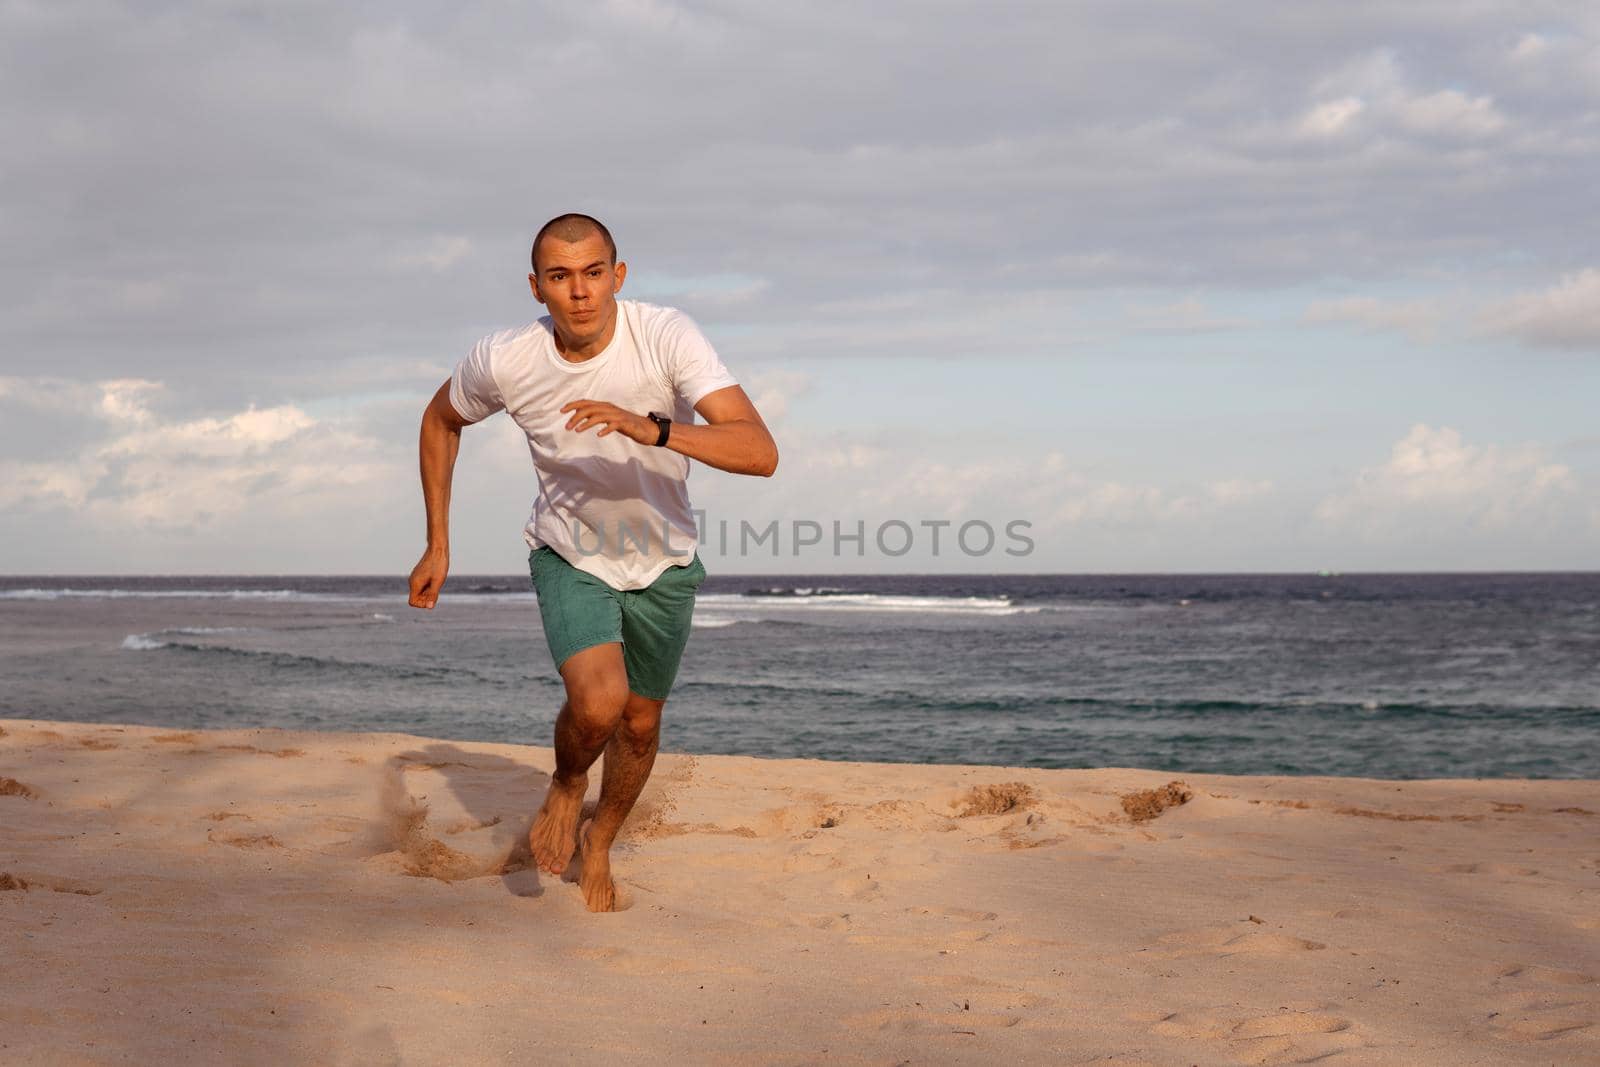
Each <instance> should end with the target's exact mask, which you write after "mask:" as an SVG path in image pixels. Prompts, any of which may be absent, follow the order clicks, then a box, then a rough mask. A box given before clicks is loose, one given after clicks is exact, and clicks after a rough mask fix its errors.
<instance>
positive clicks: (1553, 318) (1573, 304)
mask: <svg viewBox="0 0 1600 1067" xmlns="http://www.w3.org/2000/svg"><path fill="white" fill-rule="evenodd" d="M1479 325H1480V326H1481V328H1482V329H1484V330H1485V331H1487V332H1489V333H1494V334H1503V335H1505V336H1509V337H1515V338H1517V339H1518V340H1521V341H1523V342H1525V343H1527V344H1531V345H1539V346H1541V347H1546V348H1586V349H1592V350H1600V270H1596V269H1595V268H1593V267H1587V268H1585V269H1583V270H1581V271H1578V272H1577V273H1575V274H1568V275H1566V276H1564V277H1563V278H1562V279H1561V280H1560V281H1559V282H1557V283H1556V284H1555V285H1553V286H1551V287H1550V288H1549V289H1546V290H1544V291H1542V292H1532V293H1520V294H1518V295H1516V296H1513V297H1511V298H1509V299H1507V300H1503V301H1500V302H1499V303H1498V304H1496V305H1495V306H1493V307H1491V308H1490V309H1489V310H1487V311H1486V312H1484V314H1483V315H1482V316H1481V317H1480V319H1479Z"/></svg>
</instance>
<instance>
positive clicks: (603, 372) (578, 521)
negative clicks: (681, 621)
mask: <svg viewBox="0 0 1600 1067" xmlns="http://www.w3.org/2000/svg"><path fill="white" fill-rule="evenodd" d="M737 384H738V381H737V380H736V379H735V378H734V377H733V375H731V374H729V373H728V369H727V368H726V367H724V366H723V365H722V361H721V360H720V359H718V358H717V353H716V350H715V349H713V348H712V347H711V342H709V341H707V340H706V338H705V335H704V334H702V333H701V332H700V330H699V328H698V327H697V326H695V324H694V322H693V321H691V320H690V318H689V317H688V316H687V315H685V314H684V313H683V312H681V311H677V310H675V309H673V308H666V307H657V306H655V305H654V304H642V303H639V302H638V301H635V300H619V301H617V330H616V334H615V336H614V337H612V339H611V343H610V344H609V345H607V346H606V348H605V350H604V351H603V352H601V353H600V354H599V355H597V356H594V357H592V358H591V359H588V360H585V361H584V362H582V363H570V362H568V361H567V360H565V359H563V358H562V356H561V353H560V352H558V351H556V344H555V331H554V328H553V327H552V326H551V324H550V319H549V317H548V316H547V317H545V318H542V319H540V320H539V321H538V322H535V323H533V324H532V325H529V326H523V327H521V328H519V329H514V330H502V331H501V332H499V333H494V334H490V335H489V336H488V337H485V338H483V339H482V340H481V341H479V342H478V343H477V344H475V345H473V346H472V351H471V352H470V353H469V354H468V355H467V357H466V358H465V359H463V360H462V361H461V362H460V363H459V364H458V365H457V366H456V369H455V374H454V375H453V376H452V377H451V379H450V403H451V404H452V405H454V407H455V409H456V411H457V412H458V413H460V415H461V417H462V418H463V419H466V420H467V421H468V422H478V421H479V420H481V419H485V418H488V417H489V416H490V415H493V414H494V413H495V412H497V411H501V410H504V411H506V412H508V413H509V414H510V415H511V417H512V419H514V420H515V421H516V423H517V425H518V426H520V427H522V430H523V432H524V433H526V434H527V435H528V451H529V452H530V453H532V455H533V465H534V469H535V470H536V471H537V472H538V475H539V495H538V497H537V498H536V499H535V500H534V502H533V515H532V517H531V518H529V520H528V525H527V528H526V529H525V531H524V533H523V536H524V538H525V539H526V540H527V542H528V544H529V545H530V546H531V547H533V548H538V547H540V546H541V545H549V546H550V547H551V548H553V549H554V550H555V551H556V552H557V553H559V554H560V555H561V556H562V558H564V559H565V560H567V562H569V563H571V564H572V565H573V566H574V567H577V568H578V569H579V570H582V571H586V572H588V573H589V574H592V575H594V576H595V577H597V578H599V579H600V580H601V581H603V582H605V583H606V584H608V585H610V586H612V587H613V588H616V589H643V588H644V587H645V586H647V585H649V584H650V583H651V582H653V581H655V580H656V578H657V577H658V576H659V575H660V574H661V572H662V571H664V570H666V569H667V568H668V567H670V566H672V565H673V564H676V563H687V562H689V561H690V560H691V559H692V558H693V556H694V551H695V544H696V542H697V540H698V535H697V533H696V531H695V525H694V515H693V514H692V513H691V512H690V510H689V488H688V485H687V479H688V477H689V460H688V457H686V456H683V455H681V454H679V453H677V452H674V451H673V450H672V449H670V448H656V447H655V446H654V445H641V444H639V443H638V442H637V441H634V440H632V439H631V438H629V437H627V436H626V435H624V434H621V433H615V432H614V433H609V434H607V435H606V436H604V437H601V436H599V427H595V426H591V427H589V428H588V429H586V430H584V431H583V432H581V433H579V432H576V431H573V430H568V429H567V428H566V424H567V420H568V419H570V418H571V417H572V413H571V412H570V411H569V412H563V411H562V410H561V406H562V405H563V404H566V403H568V402H569V401H573V400H604V401H607V402H609V403H612V404H615V405H617V406H618V407H620V408H622V409H623V410H624V411H631V412H633V413H635V414H638V415H643V414H645V413H646V412H650V411H659V412H661V413H663V414H668V415H671V416H672V421H673V422H686V423H687V422H693V421H694V406H695V405H696V404H698V403H699V402H700V398H701V397H703V396H705V395H706V394H707V393H711V392H715V391H716V390H718V389H724V388H726V387H728V386H730V385H737Z"/></svg>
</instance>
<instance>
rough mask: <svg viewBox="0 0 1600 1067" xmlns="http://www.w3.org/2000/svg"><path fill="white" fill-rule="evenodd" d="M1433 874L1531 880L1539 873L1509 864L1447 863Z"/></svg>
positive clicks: (1434, 869) (1434, 870) (1536, 870)
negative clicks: (1488, 875)
mask: <svg viewBox="0 0 1600 1067" xmlns="http://www.w3.org/2000/svg"><path fill="white" fill-rule="evenodd" d="M1433 873H1435V874H1494V875H1499V876H1500V877H1502V878H1531V877H1532V876H1533V875H1536V874H1538V873H1539V869H1538V868H1537V867H1518V866H1516V865H1515V864H1510V863H1449V864H1446V865H1444V866H1443V867H1434V868H1433Z"/></svg>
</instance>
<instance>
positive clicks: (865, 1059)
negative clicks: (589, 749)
mask: <svg viewBox="0 0 1600 1067" xmlns="http://www.w3.org/2000/svg"><path fill="white" fill-rule="evenodd" d="M0 731H3V735H0V950H3V952H4V960H5V964H4V971H3V978H0V982H3V994H0V1062H3V1063H127V1062H137V1063H151V1062H162V1061H167V1062H173V1061H177V1062H196V1061H206V1062H229V1063H333V1064H340V1063H362V1064H366V1063H374V1064H379V1063H382V1064H387V1063H407V1064H413V1063H506V1062H518V1063H543V1062H563V1063H598V1062H608V1063H634V1062H676V1063H752V1062H758V1063H785V1064H787V1063H794V1064H799V1063H824V1062H826V1063H847V1064H849V1063H872V1064H898V1063H913V1064H937V1063H983V1062H992V1063H1098V1064H1138V1063H1149V1064H1162V1065H1165V1064H1232V1063H1247V1064H1260V1063H1300V1062H1308V1061H1313V1060H1317V1061H1319V1062H1320V1061H1322V1060H1326V1061H1327V1062H1329V1063H1338V1064H1452V1065H1455V1064H1472V1063H1483V1064H1505V1063H1541V1064H1549V1063H1561V1064H1568V1063H1585V1062H1587V1063H1600V1025H1597V1022H1600V981H1597V978H1600V783H1597V782H1592V781H1522V780H1510V781H1506V780H1494V781H1455V780H1450V781H1445V780H1440V781H1422V782H1388V781H1376V780H1367V779H1339V778H1271V777H1224V776H1216V775H1203V774H1190V775H1183V776H1181V778H1179V780H1178V781H1176V782H1175V781H1174V778H1175V777H1176V776H1174V775H1172V774H1170V773H1163V772H1156V771H1147V770H1131V769H1115V768H1111V769H1102V770H1085V771H1044V770H1024V769H1016V768H995V767H959V766H948V767H946V766H911V765H906V766H898V765H884V764H859V763H826V762H816V761H803V760H757V759H747V758H738V757H713V756H699V757H696V756H683V755H663V756H662V757H661V758H660V760H659V761H658V763H657V766H656V773H655V776H654V777H653V778H652V780H651V782H650V784H649V786H648V787H647V789H646V792H645V795H644V797H643V798H642V799H641V802H640V806H639V808H638V809H637V810H636V811H635V813H634V816H633V817H632V818H631V819H630V821H629V823H628V825H627V826H626V827H625V828H624V831H623V834H622V836H621V837H620V838H619V840H618V845H617V848H616V849H615V851H614V853H613V869H614V872H615V874H616V876H617V883H618V889H619V893H620V896H621V902H622V904H623V906H624V909H625V910H622V911H620V912H617V913H614V914H607V915H592V914H590V913H588V912H587V911H586V910H585V909H584V906H583V900H582V897H581V895H580V893H579V891H578V887H577V885H576V884H575V883H574V882H573V881H571V879H572V878H573V877H574V876H575V871H569V872H568V873H567V875H566V876H565V878H564V879H555V878H552V877H551V876H549V875H545V874H542V873H540V872H538V871H537V870H534V869H532V868H530V867H529V866H528V863H527V851H526V849H527V846H526V840H525V839H526V834H527V829H528V825H529V822H530V820H531V817H532V814H533V812H534V811H535V810H536V808H537V806H538V803H539V801H540V799H541V798H542V796H543V792H544V788H545V784H546V782H547V780H548V777H547V776H548V773H549V771H550V769H551V765H552V764H551V753H550V750H549V749H547V748H539V747H532V746H516V745H498V744H477V743H465V742H456V741H439V740H430V739H427V738H422V737H411V736H406V735H401V734H333V733H316V734H311V733H284V732H277V731H270V730H246V731H227V732H206V733H200V732H175V731H170V730H159V729H150V728H144V727H134V726H103V725H73V724H61V723H48V722H33V721H24V720H4V721H0ZM591 779H592V781H593V783H594V784H593V786H592V788H591V794H590V799H591V800H592V799H593V797H594V795H595V792H597V790H598V783H599V775H598V774H594V775H591Z"/></svg>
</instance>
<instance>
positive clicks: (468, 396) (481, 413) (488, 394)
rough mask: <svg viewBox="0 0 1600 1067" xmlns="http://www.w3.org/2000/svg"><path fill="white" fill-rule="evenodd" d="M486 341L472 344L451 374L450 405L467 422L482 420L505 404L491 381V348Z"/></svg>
mask: <svg viewBox="0 0 1600 1067" xmlns="http://www.w3.org/2000/svg"><path fill="white" fill-rule="evenodd" d="M489 341H490V339H489V338H488V337H485V338H483V339H482V340H481V341H479V342H478V343H477V344H475V345H473V346H472V351H471V352H468V353H467V354H466V356H465V357H464V358H463V359H462V360H461V362H460V363H457V364H456V369H455V373H454V374H452V375H451V376H450V405H451V406H452V407H454V408H455V409H456V414H458V415H460V416H461V417H462V418H463V419H466V420H467V421H468V422H481V421H483V420H484V419H487V418H488V417H489V416H490V415H493V414H494V413H495V412H497V411H503V410H504V409H505V406H506V402H505V400H504V399H503V398H502V397H501V396H500V386H499V384H498V383H497V382H496V381H495V380H494V365H493V362H492V360H493V356H494V347H493V346H492V345H491V344H490V343H489Z"/></svg>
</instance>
